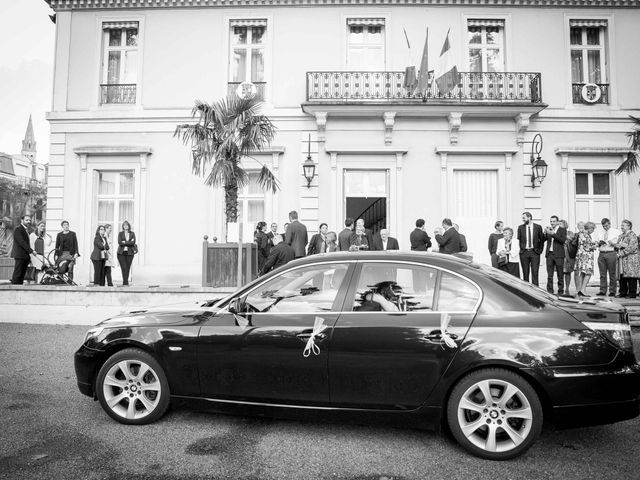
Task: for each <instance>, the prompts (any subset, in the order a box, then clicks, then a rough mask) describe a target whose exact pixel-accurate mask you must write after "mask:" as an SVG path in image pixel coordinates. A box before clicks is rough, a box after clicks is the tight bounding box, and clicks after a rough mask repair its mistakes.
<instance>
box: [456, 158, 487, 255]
mask: <svg viewBox="0 0 640 480" xmlns="http://www.w3.org/2000/svg"><path fill="white" fill-rule="evenodd" d="M452 193H453V200H454V201H453V203H452V206H453V211H452V212H451V220H453V222H454V223H457V224H458V225H459V226H460V233H462V234H463V235H464V236H465V238H466V239H467V246H468V252H469V253H472V254H473V259H474V261H477V262H480V263H485V264H488V265H491V257H490V256H489V250H488V248H487V238H488V237H489V232H491V231H492V230H493V224H494V223H495V221H496V220H497V219H498V211H499V210H498V171H497V170H454V171H453V192H452Z"/></svg>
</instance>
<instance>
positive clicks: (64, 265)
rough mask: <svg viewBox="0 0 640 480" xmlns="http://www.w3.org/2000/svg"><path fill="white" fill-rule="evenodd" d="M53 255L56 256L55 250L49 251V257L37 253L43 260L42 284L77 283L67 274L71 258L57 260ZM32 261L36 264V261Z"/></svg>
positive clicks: (41, 260)
mask: <svg viewBox="0 0 640 480" xmlns="http://www.w3.org/2000/svg"><path fill="white" fill-rule="evenodd" d="M53 256H55V250H52V251H51V252H49V255H48V256H47V257H45V256H44V255H41V254H36V255H35V257H36V258H37V259H38V261H39V262H42V266H41V267H40V270H42V272H43V274H42V278H41V279H40V282H39V283H40V285H77V284H76V283H75V282H74V281H73V280H71V279H70V278H69V275H68V274H67V270H68V268H69V260H61V261H58V262H56V261H54V260H53V258H54V257H53ZM32 263H34V264H35V262H32Z"/></svg>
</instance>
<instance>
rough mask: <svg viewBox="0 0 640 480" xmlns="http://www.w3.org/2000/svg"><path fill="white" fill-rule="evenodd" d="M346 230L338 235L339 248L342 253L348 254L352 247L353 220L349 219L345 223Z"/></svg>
mask: <svg viewBox="0 0 640 480" xmlns="http://www.w3.org/2000/svg"><path fill="white" fill-rule="evenodd" d="M344 227H345V228H344V230H342V231H341V232H340V233H339V234H338V247H339V248H340V251H342V252H347V251H348V250H349V246H350V243H349V241H350V239H351V234H352V233H353V218H347V219H346V220H345V221H344Z"/></svg>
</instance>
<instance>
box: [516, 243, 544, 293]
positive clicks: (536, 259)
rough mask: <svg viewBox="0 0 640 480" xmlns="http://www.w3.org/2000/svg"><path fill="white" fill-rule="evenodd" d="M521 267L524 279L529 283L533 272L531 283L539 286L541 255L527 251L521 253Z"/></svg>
mask: <svg viewBox="0 0 640 480" xmlns="http://www.w3.org/2000/svg"><path fill="white" fill-rule="evenodd" d="M520 265H522V279H523V280H524V281H525V282H528V281H529V271H531V283H533V284H534V285H535V286H536V287H537V286H538V270H539V269H540V255H538V254H537V253H536V252H534V251H533V250H525V251H524V252H521V253H520Z"/></svg>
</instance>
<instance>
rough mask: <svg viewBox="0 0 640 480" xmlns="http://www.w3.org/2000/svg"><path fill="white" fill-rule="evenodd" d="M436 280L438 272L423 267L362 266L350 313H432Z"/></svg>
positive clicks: (367, 264)
mask: <svg viewBox="0 0 640 480" xmlns="http://www.w3.org/2000/svg"><path fill="white" fill-rule="evenodd" d="M437 278H438V277H437V271H436V270H435V269H433V268H429V267H426V266H420V265H404V264H394V263H365V264H364V265H362V269H361V271H360V276H359V278H358V282H357V287H356V293H355V298H354V302H353V311H354V312H370V311H374V312H375V311H378V312H382V311H384V312H425V311H432V310H433V294H434V291H435V284H436V279H437Z"/></svg>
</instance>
